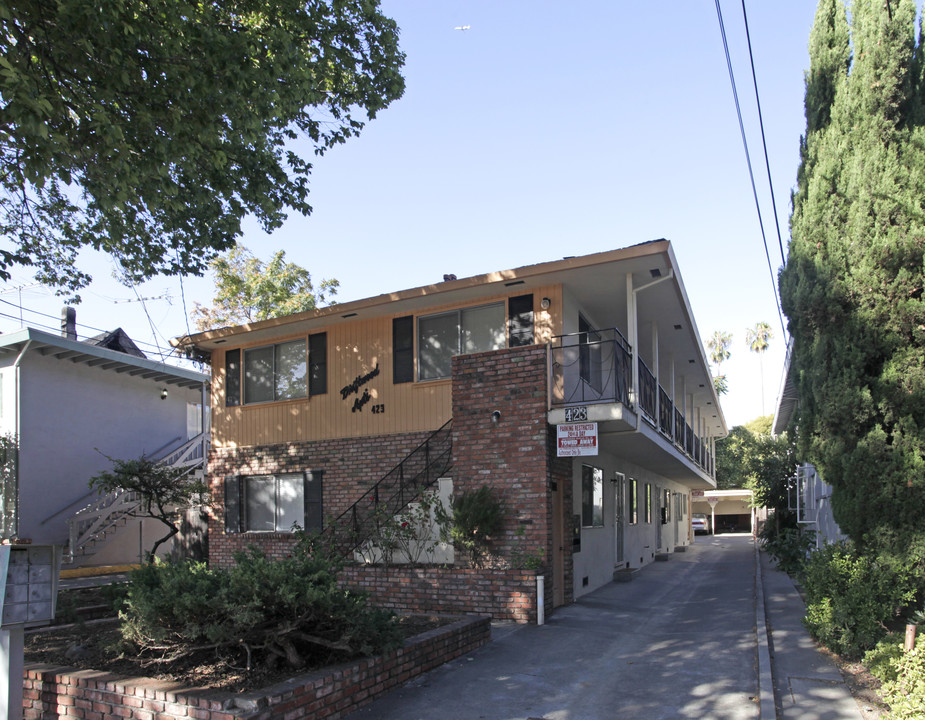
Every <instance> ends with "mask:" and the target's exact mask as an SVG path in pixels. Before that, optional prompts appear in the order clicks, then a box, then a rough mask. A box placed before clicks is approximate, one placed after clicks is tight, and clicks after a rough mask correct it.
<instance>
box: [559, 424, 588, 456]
mask: <svg viewBox="0 0 925 720" xmlns="http://www.w3.org/2000/svg"><path fill="white" fill-rule="evenodd" d="M556 455H557V456H558V457H577V456H579V455H597V423H567V424H565V425H557V426H556Z"/></svg>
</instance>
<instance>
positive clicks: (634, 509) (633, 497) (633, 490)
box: [630, 478, 639, 525]
mask: <svg viewBox="0 0 925 720" xmlns="http://www.w3.org/2000/svg"><path fill="white" fill-rule="evenodd" d="M638 522H639V481H638V480H636V479H634V478H630V525H635V524H636V523H638Z"/></svg>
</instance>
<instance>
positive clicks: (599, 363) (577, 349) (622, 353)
mask: <svg viewBox="0 0 925 720" xmlns="http://www.w3.org/2000/svg"><path fill="white" fill-rule="evenodd" d="M550 358H551V366H550V369H549V372H550V388H551V397H550V405H551V407H554V408H555V407H570V406H572V407H573V406H576V405H591V404H595V403H609V402H619V403H622V404H623V405H625V406H626V407H628V408H631V409H634V410H636V411H638V412H640V413H641V415H642V416H643V417H644V418H645V419H646V421H647V422H649V423H650V424H651V425H652V427H653V428H655V429H657V430H658V431H659V432H660V433H661V434H662V435H664V436H665V437H666V438H667V439H668V440H669V441H671V442H672V443H673V444H674V445H675V446H676V447H677V448H678V449H679V450H681V451H682V452H683V453H684V454H685V455H687V456H688V457H689V458H690V459H691V460H692V461H694V462H695V463H696V464H697V465H699V466H700V467H701V468H703V469H704V470H706V471H707V473H709V474H710V475H711V476H712V475H713V473H714V465H713V457H712V456H711V455H710V453H709V452H708V450H707V445H706V443H705V442H704V439H703V438H701V437H698V436H697V435H696V434H695V433H694V430H693V428H692V427H691V426H690V424H688V423H687V422H685V420H684V415H683V413H682V412H681V411H680V410H678V409H677V408H676V407H675V404H674V402H673V401H672V399H671V395H670V394H669V393H668V391H667V390H665V388H663V387H662V386H661V385H660V384H659V383H658V380H657V379H656V377H655V374H654V373H653V372H652V371H651V370H650V369H649V367H648V366H647V365H646V363H645V362H644V361H643V359H642V358H641V357H639V358H637V359H636V363H637V370H638V374H639V388H638V392H637V394H636V396H637V399H638V407H637V408H633V405H632V404H631V402H630V389H631V385H632V367H633V366H632V363H633V351H632V347H631V346H630V344H629V343H628V342H627V340H626V338H625V337H624V336H623V334H622V333H621V332H620V331H619V330H618V329H616V328H608V329H606V330H587V331H584V332H577V333H571V334H569V335H558V336H556V337H555V338H553V341H552V343H551V344H550Z"/></svg>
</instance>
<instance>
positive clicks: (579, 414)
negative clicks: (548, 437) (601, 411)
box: [565, 406, 588, 422]
mask: <svg viewBox="0 0 925 720" xmlns="http://www.w3.org/2000/svg"><path fill="white" fill-rule="evenodd" d="M587 419H588V408H587V407H585V406H581V407H572V408H566V409H565V422H584V421H586V420H587Z"/></svg>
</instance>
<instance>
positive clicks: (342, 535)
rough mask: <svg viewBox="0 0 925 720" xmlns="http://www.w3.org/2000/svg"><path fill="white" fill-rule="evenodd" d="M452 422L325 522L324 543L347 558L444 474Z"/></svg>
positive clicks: (449, 457)
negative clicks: (383, 521)
mask: <svg viewBox="0 0 925 720" xmlns="http://www.w3.org/2000/svg"><path fill="white" fill-rule="evenodd" d="M452 454H453V437H452V420H450V421H447V423H446V424H445V425H444V426H443V427H441V428H440V429H439V430H436V431H435V432H434V433H433V434H432V435H431V436H430V437H429V438H427V440H425V441H424V442H423V443H422V444H421V445H419V446H418V447H417V448H415V449H414V450H412V451H411V452H410V453H409V454H408V456H407V457H405V459H404V460H402V461H401V462H400V463H398V465H396V466H395V467H394V468H392V469H391V470H390V471H389V472H388V473H386V474H385V475H384V476H383V477H382V479H381V480H379V481H378V482H377V483H376V484H375V485H373V486H372V487H371V488H370V489H369V490H367V491H366V492H365V493H364V494H363V496H362V497H361V498H360V499H359V500H357V501H356V502H355V503H354V504H353V505H351V506H350V507H349V508H347V510H345V511H344V512H343V513H341V514H340V515H339V516H338V517H336V518H334V519H333V520H331V521H328V522H326V523H325V527H324V529H323V531H322V533H321V536H322V538H323V539H324V541H325V544H327V545H328V547H330V548H331V549H332V550H333V551H335V552H336V553H337V554H339V555H342V556H343V557H349V555H350V554H351V553H353V552H354V551H355V550H357V549H358V548H359V547H360V546H361V545H363V543H365V542H366V541H367V540H369V539H370V538H372V537H374V536H375V534H376V531H377V529H378V523H379V522H380V520H382V519H384V518H387V517H391V516H394V515H397V514H398V513H400V512H401V511H402V510H403V509H404V508H405V507H406V506H407V505H408V503H410V502H414V501H415V500H416V499H417V498H418V497H420V496H421V493H423V492H424V491H425V490H427V489H429V488H430V487H432V486H433V485H435V484H436V482H437V480H439V479H440V478H441V477H444V476H445V475H446V472H447V471H448V470H449V469H450V467H451V465H452Z"/></svg>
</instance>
